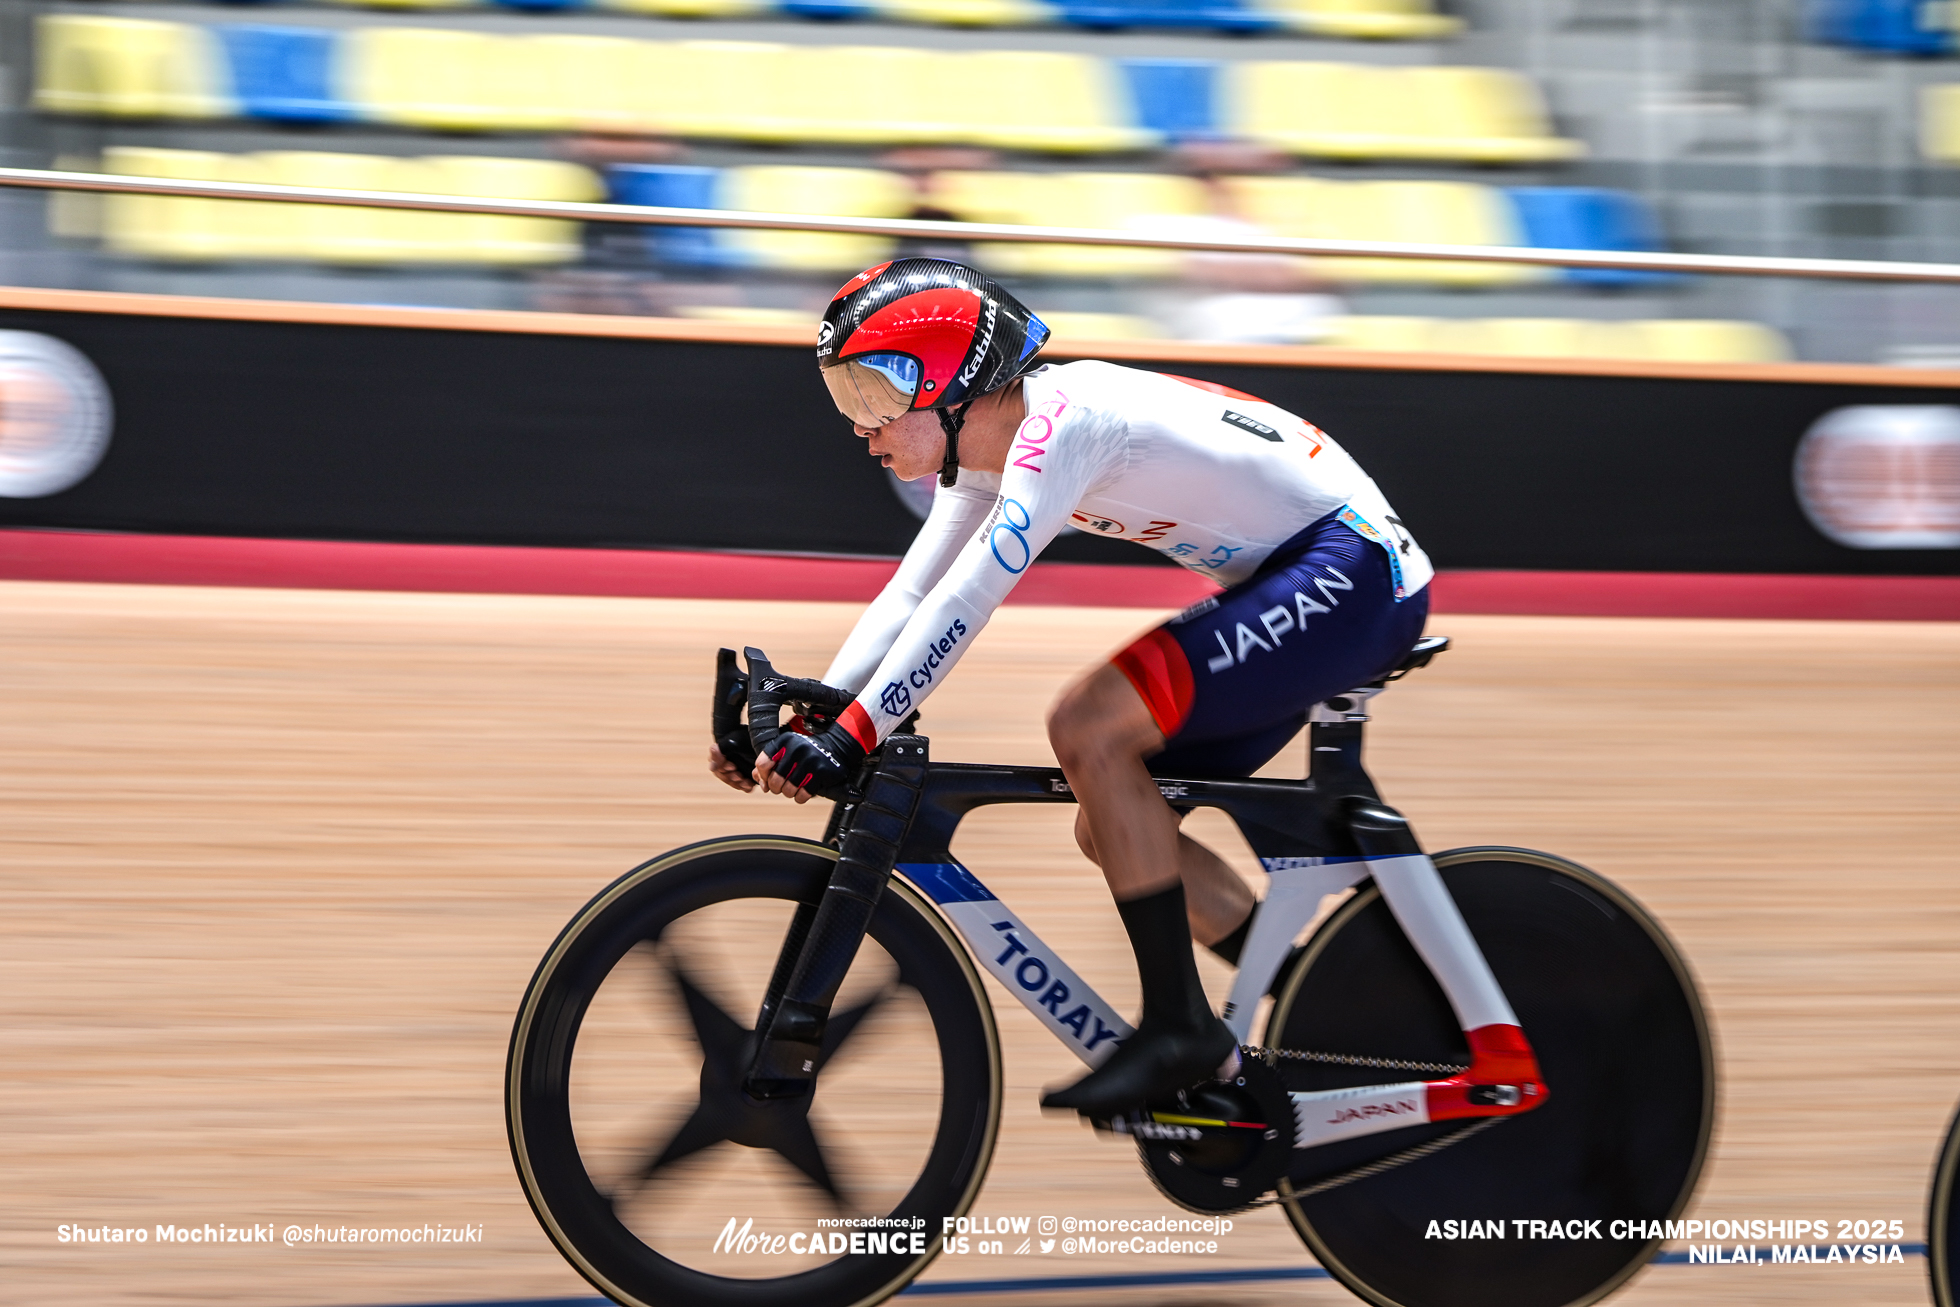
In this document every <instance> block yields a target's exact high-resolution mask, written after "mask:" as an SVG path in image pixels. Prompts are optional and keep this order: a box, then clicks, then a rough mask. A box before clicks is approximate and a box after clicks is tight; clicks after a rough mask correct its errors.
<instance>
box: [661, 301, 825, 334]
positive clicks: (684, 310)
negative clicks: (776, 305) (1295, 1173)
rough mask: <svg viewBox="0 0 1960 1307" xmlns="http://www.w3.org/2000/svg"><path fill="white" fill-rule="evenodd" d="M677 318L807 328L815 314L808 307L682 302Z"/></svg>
mask: <svg viewBox="0 0 1960 1307" xmlns="http://www.w3.org/2000/svg"><path fill="white" fill-rule="evenodd" d="M674 316H675V317H679V318H694V319H696V320H697V321H701V322H739V323H741V324H742V325H744V326H748V327H802V328H804V329H805V330H808V329H809V327H810V324H811V323H812V322H814V321H816V315H815V314H813V313H811V312H810V310H808V309H771V308H762V307H759V306H757V305H752V304H683V305H681V306H680V307H679V308H677V309H675V310H674Z"/></svg>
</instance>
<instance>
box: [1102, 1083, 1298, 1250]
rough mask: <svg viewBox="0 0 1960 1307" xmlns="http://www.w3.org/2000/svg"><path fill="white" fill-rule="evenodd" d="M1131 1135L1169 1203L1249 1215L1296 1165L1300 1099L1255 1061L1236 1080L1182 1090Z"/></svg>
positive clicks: (1151, 1112) (1153, 1110) (1152, 1110)
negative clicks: (1295, 1118)
mask: <svg viewBox="0 0 1960 1307" xmlns="http://www.w3.org/2000/svg"><path fill="white" fill-rule="evenodd" d="M1130 1130H1131V1133H1133V1134H1135V1135H1136V1137H1137V1151H1138V1152H1139V1153H1141V1154H1142V1156H1143V1169H1144V1170H1145V1171H1147V1172H1149V1173H1150V1178H1151V1180H1152V1181H1153V1182H1154V1183H1155V1184H1156V1186H1157V1187H1158V1188H1159V1189H1161V1190H1163V1192H1164V1195H1165V1197H1167V1198H1169V1199H1170V1200H1171V1201H1172V1202H1174V1203H1176V1204H1177V1205H1178V1206H1179V1207H1182V1208H1185V1209H1186V1210H1187V1211H1193V1212H1206V1213H1219V1212H1236V1211H1242V1210H1243V1209H1245V1208H1247V1207H1250V1206H1252V1205H1253V1204H1254V1203H1255V1202H1257V1201H1258V1199H1259V1196H1260V1195H1261V1194H1264V1193H1265V1192H1267V1191H1268V1190H1270V1189H1272V1188H1273V1187H1274V1186H1276V1185H1278V1184H1279V1182H1280V1180H1281V1179H1282V1178H1283V1177H1284V1176H1285V1175H1286V1173H1287V1170H1288V1169H1289V1168H1290V1167H1291V1165H1292V1161H1293V1131H1294V1126H1293V1098H1292V1096H1291V1095H1290V1094H1288V1093H1287V1091H1286V1083H1285V1081H1283V1080H1281V1079H1280V1075H1279V1072H1277V1071H1275V1070H1274V1069H1273V1068H1272V1067H1270V1066H1268V1065H1266V1063H1265V1062H1263V1061H1260V1060H1259V1059H1257V1058H1251V1057H1248V1058H1246V1059H1244V1060H1243V1061H1242V1062H1241V1063H1240V1065H1239V1072H1238V1075H1237V1076H1236V1077H1234V1078H1233V1079H1232V1080H1231V1081H1229V1082H1224V1083H1221V1082H1218V1081H1208V1082H1206V1083H1205V1084H1202V1085H1198V1086H1196V1087H1194V1088H1191V1089H1181V1090H1179V1091H1178V1093H1177V1097H1176V1099H1175V1100H1173V1101H1169V1102H1165V1103H1160V1104H1157V1105H1154V1106H1153V1107H1151V1108H1150V1109H1148V1110H1147V1111H1145V1112H1144V1113H1143V1114H1142V1120H1140V1121H1138V1122H1137V1123H1135V1124H1133V1125H1132V1126H1131V1127H1130ZM1153 1136H1154V1137H1153Z"/></svg>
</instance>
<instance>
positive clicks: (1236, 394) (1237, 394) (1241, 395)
mask: <svg viewBox="0 0 1960 1307" xmlns="http://www.w3.org/2000/svg"><path fill="white" fill-rule="evenodd" d="M1157 375H1158V376H1160V377H1164V378H1166V379H1168V380H1171V381H1182V382H1183V383H1184V384H1185V385H1187V386H1196V387H1197V388H1198V389H1199V390H1209V391H1210V392H1211V393H1212V394H1214V395H1223V396H1224V397H1225V398H1227V399H1242V400H1244V401H1245V402H1246V403H1248V404H1263V403H1265V402H1266V401H1265V400H1263V399H1261V398H1259V396H1257V395H1248V394H1246V393H1245V392H1244V391H1243V390H1233V389H1232V388H1231V387H1230V386H1221V385H1219V384H1218V383H1217V382H1216V381H1200V380H1198V379H1197V378H1196V377H1180V376H1178V375H1177V373H1175V372H1159V373H1158V374H1157Z"/></svg>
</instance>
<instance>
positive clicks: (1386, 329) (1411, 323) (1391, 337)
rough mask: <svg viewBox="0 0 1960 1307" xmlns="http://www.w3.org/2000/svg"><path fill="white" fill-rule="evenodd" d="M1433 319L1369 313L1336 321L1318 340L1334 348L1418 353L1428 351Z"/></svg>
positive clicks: (1434, 320)
mask: <svg viewBox="0 0 1960 1307" xmlns="http://www.w3.org/2000/svg"><path fill="white" fill-rule="evenodd" d="M1435 333H1436V319H1434V318H1412V317H1401V316H1396V315H1393V314H1386V313H1380V314H1377V313H1370V314H1366V315H1356V316H1354V317H1348V318H1335V319H1334V320H1333V321H1332V323H1330V324H1329V331H1328V334H1327V335H1326V336H1325V337H1323V338H1322V339H1321V341H1320V343H1321V344H1323V345H1328V346H1332V347H1334V348H1336V349H1369V350H1380V351H1383V352H1387V353H1395V354H1417V353H1421V352H1423V351H1425V350H1428V349H1430V348H1431V341H1432V340H1434V338H1435Z"/></svg>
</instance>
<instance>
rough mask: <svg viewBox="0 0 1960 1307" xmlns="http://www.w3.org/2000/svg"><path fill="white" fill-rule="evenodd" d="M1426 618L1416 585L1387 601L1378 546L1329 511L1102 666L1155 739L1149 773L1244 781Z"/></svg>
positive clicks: (1397, 654)
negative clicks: (1147, 718) (1142, 708)
mask: <svg viewBox="0 0 1960 1307" xmlns="http://www.w3.org/2000/svg"><path fill="white" fill-rule="evenodd" d="M1428 616H1429V591H1428V589H1427V587H1425V588H1424V589H1423V590H1421V591H1419V592H1418V593H1416V594H1413V595H1410V596H1409V597H1408V598H1407V599H1404V600H1403V601H1402V602H1401V603H1399V604H1398V603H1396V602H1395V581H1394V577H1393V576H1392V575H1391V573H1390V570H1389V565H1388V555H1387V554H1386V553H1384V552H1383V551H1382V547H1381V546H1380V545H1377V544H1374V543H1372V542H1370V541H1368V540H1364V539H1362V538H1361V537H1360V536H1359V535H1357V534H1355V532H1354V531H1353V530H1352V529H1350V528H1349V527H1347V526H1346V525H1344V524H1343V523H1341V522H1339V521H1338V520H1336V519H1335V517H1334V516H1333V515H1332V514H1329V515H1328V516H1326V517H1324V518H1322V519H1320V520H1319V521H1318V522H1315V523H1314V524H1313V525H1312V526H1310V527H1308V528H1307V529H1306V530H1304V531H1302V532H1300V534H1298V535H1296V536H1294V537H1293V538H1292V539H1291V540H1288V541H1287V542H1286V543H1285V544H1283V545H1281V546H1280V547H1279V548H1278V549H1276V550H1274V551H1273V553H1272V556H1271V557H1269V558H1267V560H1266V561H1265V563H1263V564H1262V565H1261V566H1260V568H1259V570H1258V571H1257V572H1255V573H1253V575H1251V576H1250V577H1248V578H1246V579H1245V580H1244V581H1241V582H1239V584H1237V585H1235V586H1233V587H1232V588H1231V589H1229V590H1227V591H1225V592H1224V593H1223V594H1220V595H1216V596H1214V597H1213V598H1210V599H1207V600H1205V601H1204V602H1202V603H1200V604H1197V605H1195V606H1194V607H1191V608H1188V609H1186V610H1185V611H1184V612H1182V613H1180V614H1178V615H1177V616H1176V617H1174V618H1172V619H1171V620H1170V621H1168V622H1166V623H1164V625H1162V626H1160V627H1158V628H1157V629H1156V630H1154V631H1151V632H1149V633H1148V634H1147V635H1145V636H1144V637H1143V638H1142V639H1140V640H1138V641H1137V642H1136V643H1135V644H1132V645H1131V646H1130V647H1129V648H1127V649H1125V650H1123V651H1122V652H1121V653H1119V654H1117V655H1116V657H1115V658H1114V659H1112V660H1111V661H1112V662H1114V664H1115V665H1116V668H1117V670H1119V671H1121V672H1122V673H1123V674H1124V675H1125V676H1127V677H1128V678H1129V680H1130V684H1132V685H1134V686H1135V687H1136V690H1137V693H1138V694H1140V695H1142V696H1143V702H1144V703H1145V705H1146V706H1148V707H1149V709H1150V715H1151V717H1152V718H1153V719H1155V721H1156V723H1157V728H1158V729H1159V730H1161V731H1162V732H1163V733H1164V737H1165V745H1164V751H1163V752H1162V753H1160V754H1158V755H1156V756H1155V757H1153V758H1151V759H1150V760H1149V766H1150V770H1151V771H1152V772H1154V773H1156V774H1157V775H1160V776H1250V775H1251V774H1252V773H1253V772H1255V771H1257V770H1258V769H1259V768H1260V767H1262V766H1264V765H1265V764H1266V763H1267V762H1268V761H1269V760H1270V759H1271V758H1272V757H1273V756H1274V755H1275V754H1277V753H1278V752H1279V751H1280V750H1281V749H1283V748H1285V747H1286V743H1287V741H1289V740H1291V739H1292V738H1293V737H1294V736H1295V735H1297V734H1298V733H1299V731H1300V728H1301V726H1302V725H1304V724H1305V723H1306V720H1307V710H1308V709H1309V708H1311V707H1313V705H1315V704H1316V703H1319V702H1320V701H1321V700H1323V699H1330V698H1332V697H1334V696H1335V695H1337V694H1340V693H1341V692H1342V691H1344V690H1352V689H1354V688H1356V687H1357V686H1362V685H1366V684H1367V683H1368V682H1369V681H1372V680H1375V679H1377V678H1378V677H1379V676H1380V675H1381V674H1382V673H1383V672H1385V671H1388V670H1389V669H1390V668H1392V667H1393V666H1394V665H1395V664H1396V663H1397V662H1398V661H1400V659H1401V658H1402V656H1403V655H1404V654H1406V653H1408V652H1409V650H1410V649H1412V648H1414V647H1415V643H1416V640H1417V639H1418V638H1419V637H1420V636H1421V635H1422V624H1423V622H1424V620H1425V619H1427V618H1428Z"/></svg>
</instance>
